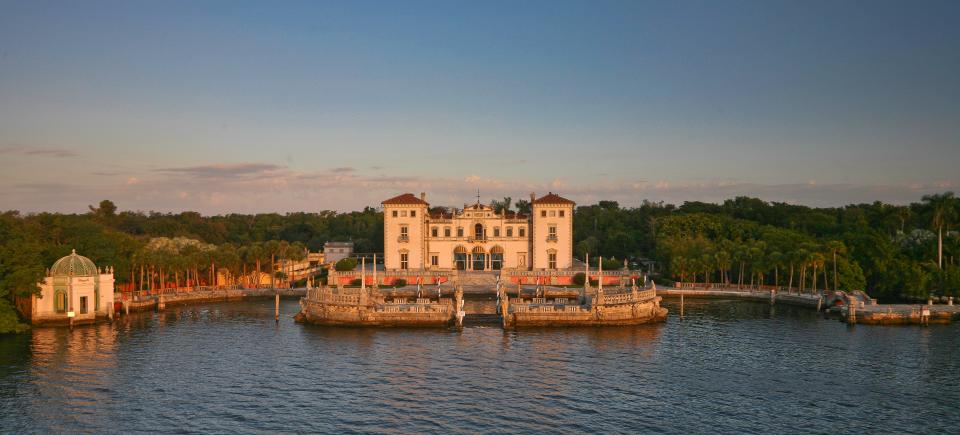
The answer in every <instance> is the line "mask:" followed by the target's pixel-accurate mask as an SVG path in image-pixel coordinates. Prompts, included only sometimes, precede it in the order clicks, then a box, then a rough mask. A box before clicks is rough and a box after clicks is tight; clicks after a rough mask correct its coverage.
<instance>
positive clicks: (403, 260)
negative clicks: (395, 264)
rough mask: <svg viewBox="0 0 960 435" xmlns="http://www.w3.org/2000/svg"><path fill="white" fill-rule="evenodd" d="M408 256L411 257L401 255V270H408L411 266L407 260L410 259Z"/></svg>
mask: <svg viewBox="0 0 960 435" xmlns="http://www.w3.org/2000/svg"><path fill="white" fill-rule="evenodd" d="M408 255H409V254H400V268H401V269H407V267H408V266H409V265H410V263H409V262H408V261H407V258H408V257H407V256H408Z"/></svg>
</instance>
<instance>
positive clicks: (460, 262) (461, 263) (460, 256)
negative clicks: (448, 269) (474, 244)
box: [453, 246, 467, 270]
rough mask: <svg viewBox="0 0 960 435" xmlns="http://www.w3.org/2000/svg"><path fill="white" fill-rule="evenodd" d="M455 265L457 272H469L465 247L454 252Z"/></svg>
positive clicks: (458, 247)
mask: <svg viewBox="0 0 960 435" xmlns="http://www.w3.org/2000/svg"><path fill="white" fill-rule="evenodd" d="M453 265H454V268H455V269H457V270H467V249H466V248H464V247H463V246H457V247H456V249H454V250H453Z"/></svg>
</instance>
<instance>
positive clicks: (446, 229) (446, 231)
mask: <svg viewBox="0 0 960 435" xmlns="http://www.w3.org/2000/svg"><path fill="white" fill-rule="evenodd" d="M443 237H450V227H444V229H443Z"/></svg>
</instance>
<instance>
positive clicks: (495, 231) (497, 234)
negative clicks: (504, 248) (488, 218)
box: [493, 227, 500, 237]
mask: <svg viewBox="0 0 960 435" xmlns="http://www.w3.org/2000/svg"><path fill="white" fill-rule="evenodd" d="M493 237H500V227H493Z"/></svg>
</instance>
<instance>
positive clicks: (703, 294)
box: [657, 288, 823, 308]
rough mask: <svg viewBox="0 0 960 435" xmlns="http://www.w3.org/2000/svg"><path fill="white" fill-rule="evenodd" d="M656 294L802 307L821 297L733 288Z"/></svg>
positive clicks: (819, 302) (814, 304)
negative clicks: (741, 300)
mask: <svg viewBox="0 0 960 435" xmlns="http://www.w3.org/2000/svg"><path fill="white" fill-rule="evenodd" d="M657 294H658V295H660V296H663V297H680V296H684V297H688V298H713V299H746V300H752V301H758V302H771V303H779V304H785V305H797V306H802V307H811V308H818V307H822V305H823V299H822V298H821V296H820V295H819V294H807V293H800V294H797V293H785V292H778V291H767V290H735V289H729V290H724V289H709V290H701V289H676V288H658V289H657Z"/></svg>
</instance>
